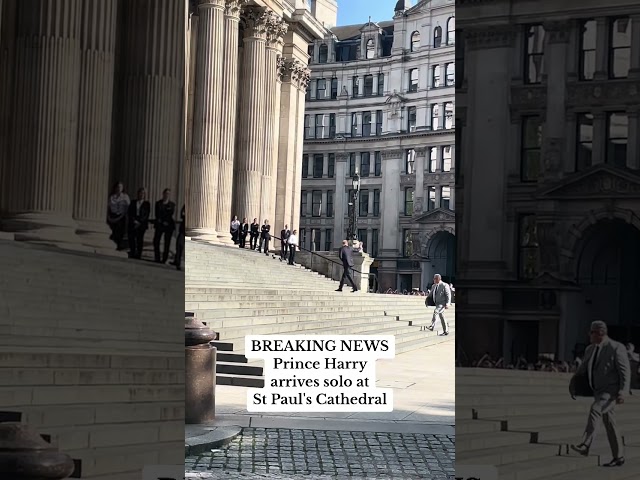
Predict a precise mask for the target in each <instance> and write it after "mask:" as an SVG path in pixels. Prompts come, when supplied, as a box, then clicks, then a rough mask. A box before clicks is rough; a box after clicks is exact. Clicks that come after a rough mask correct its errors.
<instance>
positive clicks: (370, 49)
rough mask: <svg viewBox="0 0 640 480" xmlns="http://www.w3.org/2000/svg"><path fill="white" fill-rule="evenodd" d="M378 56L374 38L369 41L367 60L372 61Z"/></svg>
mask: <svg viewBox="0 0 640 480" xmlns="http://www.w3.org/2000/svg"><path fill="white" fill-rule="evenodd" d="M375 56H376V47H375V44H374V41H373V39H372V38H370V39H369V40H367V60H371V59H372V58H375Z"/></svg>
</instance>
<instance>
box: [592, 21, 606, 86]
mask: <svg viewBox="0 0 640 480" xmlns="http://www.w3.org/2000/svg"><path fill="white" fill-rule="evenodd" d="M608 61H609V19H608V18H607V17H599V18H597V19H596V71H595V72H594V74H593V78H594V79H595V80H606V78H607V75H608V71H609V66H608V65H607V63H608Z"/></svg>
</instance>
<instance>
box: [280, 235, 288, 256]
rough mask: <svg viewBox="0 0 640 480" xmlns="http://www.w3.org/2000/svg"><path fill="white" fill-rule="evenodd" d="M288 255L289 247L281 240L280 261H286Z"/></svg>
mask: <svg viewBox="0 0 640 480" xmlns="http://www.w3.org/2000/svg"><path fill="white" fill-rule="evenodd" d="M288 254H289V245H288V244H286V243H284V242H283V241H282V240H281V241H280V258H281V259H282V260H286V259H287V255H288Z"/></svg>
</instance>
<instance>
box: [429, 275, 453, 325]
mask: <svg viewBox="0 0 640 480" xmlns="http://www.w3.org/2000/svg"><path fill="white" fill-rule="evenodd" d="M429 296H430V297H431V299H432V300H433V304H434V305H435V306H436V309H435V310H434V311H433V318H432V319H431V326H430V327H427V328H428V329H429V330H431V331H433V328H434V327H435V324H436V319H437V318H438V317H440V322H441V323H442V335H449V325H447V320H446V319H445V318H444V311H445V310H446V309H448V308H449V306H450V305H451V288H449V285H448V284H446V283H445V282H443V281H442V277H441V276H440V274H439V273H436V274H435V275H434V276H433V287H431V291H430V292H429Z"/></svg>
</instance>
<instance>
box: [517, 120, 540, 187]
mask: <svg viewBox="0 0 640 480" xmlns="http://www.w3.org/2000/svg"><path fill="white" fill-rule="evenodd" d="M541 147H542V123H541V122H540V118H538V117H523V118H522V152H521V154H520V176H521V179H522V181H523V182H536V181H537V180H538V176H539V175H540V166H541V165H540V148H541Z"/></svg>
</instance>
